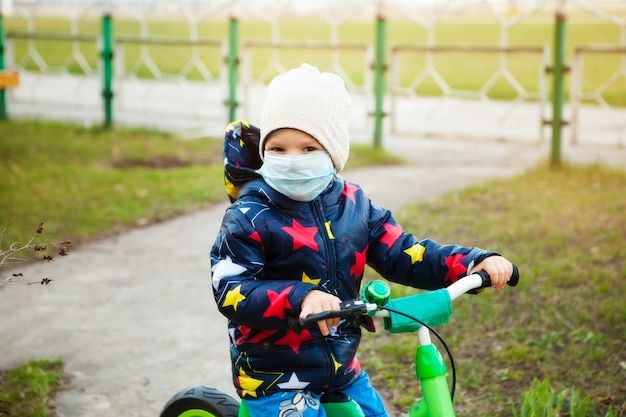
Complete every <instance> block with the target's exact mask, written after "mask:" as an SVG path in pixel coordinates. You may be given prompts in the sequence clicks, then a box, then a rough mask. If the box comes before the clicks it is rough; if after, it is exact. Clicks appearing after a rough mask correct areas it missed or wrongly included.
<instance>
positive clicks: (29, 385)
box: [0, 359, 68, 417]
mask: <svg viewBox="0 0 626 417" xmlns="http://www.w3.org/2000/svg"><path fill="white" fill-rule="evenodd" d="M67 380H68V377H67V376H66V375H65V373H64V372H63V362H62V361H61V360H60V359H55V360H45V359H44V360H35V361H29V362H24V363H22V364H20V365H18V366H16V367H15V368H13V369H11V370H9V371H0V415H1V416H5V417H45V416H49V415H51V413H50V408H51V404H50V401H51V400H52V399H54V397H55V395H56V394H57V392H59V391H60V390H61V389H63V388H64V387H65V384H66V382H67Z"/></svg>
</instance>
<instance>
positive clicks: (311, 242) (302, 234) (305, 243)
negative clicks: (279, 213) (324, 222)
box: [282, 219, 318, 251]
mask: <svg viewBox="0 0 626 417" xmlns="http://www.w3.org/2000/svg"><path fill="white" fill-rule="evenodd" d="M292 224H293V226H291V227H283V228H282V230H284V231H285V233H287V234H288V235H289V236H291V237H292V238H293V250H294V251H296V250H298V249H300V248H303V247H309V248H311V249H313V250H315V251H317V250H318V246H317V242H315V235H317V232H318V229H317V227H303V226H302V225H301V224H300V223H298V221H297V220H295V219H294V220H293V223H292Z"/></svg>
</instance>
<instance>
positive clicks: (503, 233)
mask: <svg viewBox="0 0 626 417" xmlns="http://www.w3.org/2000/svg"><path fill="white" fill-rule="evenodd" d="M624 190H626V172H625V171H623V170H615V169H610V168H606V167H601V166H591V167H573V166H565V167H563V168H562V169H559V170H553V169H550V168H547V167H538V168H536V169H533V170H532V171H530V172H528V173H526V174H524V175H520V176H519V177H516V178H512V179H509V180H504V181H494V182H490V183H487V184H484V185H481V186H477V187H473V188H470V189H467V190H464V191H461V192H456V193H452V194H448V195H445V196H443V197H441V198H437V199H435V200H432V201H428V202H424V203H421V204H419V205H416V206H413V207H409V208H407V209H405V210H403V211H402V212H401V213H399V214H398V215H397V217H398V219H399V221H400V222H401V224H403V226H404V228H405V229H406V230H408V231H411V232H414V233H416V234H417V235H418V236H428V237H432V238H434V239H436V240H438V241H440V242H442V243H450V242H456V243H460V244H464V245H476V246H479V247H484V248H489V249H493V250H495V251H498V252H500V253H502V254H504V255H506V256H507V257H508V258H509V259H511V260H512V261H514V262H515V263H517V264H518V265H519V266H520V269H521V277H522V278H521V281H520V285H519V286H518V287H516V288H506V289H505V290H503V291H501V292H497V293H496V292H495V291H491V290H487V291H485V292H483V293H482V294H481V295H478V296H472V297H468V298H467V299H465V300H459V302H458V303H457V304H456V306H455V314H454V315H453V317H452V320H451V323H450V324H448V325H447V326H444V327H442V328H441V329H440V332H441V333H442V334H443V336H444V337H445V338H446V340H448V342H449V344H450V345H451V347H452V351H453V354H454V356H455V359H456V363H457V366H458V381H459V383H458V386H457V399H456V404H457V407H458V409H459V412H460V414H461V415H481V416H509V415H512V414H511V412H512V411H511V410H512V409H517V410H519V409H520V407H521V405H522V398H523V394H524V392H526V391H527V390H530V392H531V393H533V392H536V391H537V387H534V388H531V387H533V385H532V384H533V380H534V379H538V380H543V379H544V378H549V380H550V386H551V389H552V390H554V392H557V393H562V392H564V391H566V390H569V391H568V392H570V393H571V392H575V391H578V392H579V394H580V396H583V397H584V396H589V397H590V399H591V404H590V408H592V409H594V410H595V411H593V412H589V413H588V414H586V415H589V416H592V415H593V416H603V415H604V413H605V412H606V410H607V403H611V406H612V407H613V409H614V410H622V407H623V405H624V404H626V386H625V385H624V383H623V382H624V378H625V377H626V369H625V367H624V360H625V359H626V357H625V356H624V341H625V337H626V304H625V303H624V298H623V295H624V293H625V292H626V279H625V278H626V246H625V245H624V243H623V242H624V241H626V214H625V213H626V199H624ZM393 291H394V295H396V296H399V295H404V294H408V293H410V292H411V291H412V290H410V289H406V288H405V287H398V286H394V287H393ZM415 343H416V337H415V335H401V336H393V337H390V336H388V335H385V334H379V335H376V334H374V335H370V336H369V337H368V338H367V342H366V346H367V347H366V348H365V360H364V367H365V368H368V367H370V365H373V369H374V372H373V378H374V380H375V381H376V382H377V384H380V386H381V387H383V389H384V390H385V391H388V392H389V397H390V398H393V399H394V403H395V404H396V405H397V406H399V407H406V406H407V405H409V404H411V403H412V402H413V401H414V399H415V397H417V396H418V395H419V392H418V389H417V383H416V381H415V380H414V374H413V370H412V366H413V353H412V352H407V351H411V349H409V348H406V346H407V345H408V346H415ZM529 398H531V399H532V398H533V397H532V395H531V396H530V397H529ZM527 401H529V400H528V399H527ZM621 412H622V413H623V412H624V410H622V411H621ZM547 415H556V414H547ZM560 415H569V414H560ZM616 415H617V414H616Z"/></svg>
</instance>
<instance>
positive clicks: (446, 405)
mask: <svg viewBox="0 0 626 417" xmlns="http://www.w3.org/2000/svg"><path fill="white" fill-rule="evenodd" d="M418 337H419V341H420V344H419V347H418V348H417V352H416V358H415V366H416V370H415V372H416V374H417V378H418V379H419V380H420V382H421V385H422V394H423V397H422V398H421V399H420V400H419V401H418V402H417V404H415V406H414V407H413V408H412V409H411V410H410V411H409V413H408V416H409V417H429V416H432V417H435V416H437V417H455V414H454V408H453V407H452V398H451V397H450V389H449V388H448V381H447V379H446V374H447V373H448V370H447V368H446V364H445V362H444V360H443V357H442V356H441V353H440V352H439V350H438V349H437V347H436V346H435V345H434V344H433V343H432V341H431V340H430V333H429V330H428V328H427V327H425V326H422V327H420V329H419V330H418Z"/></svg>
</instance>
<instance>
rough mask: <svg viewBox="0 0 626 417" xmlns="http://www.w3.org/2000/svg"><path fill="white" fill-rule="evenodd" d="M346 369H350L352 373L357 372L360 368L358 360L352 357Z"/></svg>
mask: <svg viewBox="0 0 626 417" xmlns="http://www.w3.org/2000/svg"><path fill="white" fill-rule="evenodd" d="M348 369H352V370H353V371H354V373H355V374H356V373H357V372H359V371H360V370H361V363H360V362H359V360H358V359H357V358H353V359H352V362H350V365H349V366H348Z"/></svg>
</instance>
